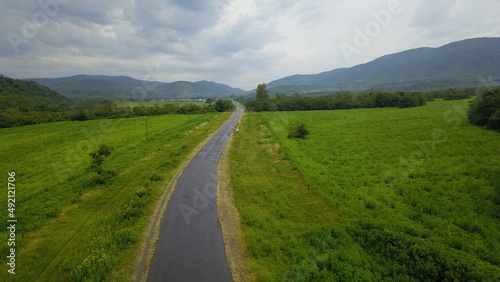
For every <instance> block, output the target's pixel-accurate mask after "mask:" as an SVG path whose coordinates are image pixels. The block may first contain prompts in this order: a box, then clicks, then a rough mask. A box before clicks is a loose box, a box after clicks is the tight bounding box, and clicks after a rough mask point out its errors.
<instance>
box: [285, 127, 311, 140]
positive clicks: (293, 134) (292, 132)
mask: <svg viewBox="0 0 500 282" xmlns="http://www.w3.org/2000/svg"><path fill="white" fill-rule="evenodd" d="M307 135H309V130H307V128H306V125H305V124H304V123H296V124H294V125H292V126H291V127H290V129H289V133H288V138H302V139H305V138H306V137H307Z"/></svg>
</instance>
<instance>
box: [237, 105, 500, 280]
mask: <svg viewBox="0 0 500 282" xmlns="http://www.w3.org/2000/svg"><path fill="white" fill-rule="evenodd" d="M467 110H468V101H467V100H457V101H443V100H439V101H434V102H428V103H427V105H426V106H422V107H416V108H408V109H398V108H383V109H381V108H373V109H352V110H342V111H340V110H339V111H306V112H265V113H251V112H250V113H247V114H246V115H245V116H244V118H243V120H242V125H241V130H240V132H239V133H238V134H236V136H235V139H234V143H233V146H232V149H231V151H230V155H229V156H230V160H231V161H230V175H231V185H232V187H233V190H234V197H235V204H236V207H237V208H238V210H239V213H240V216H241V224H242V230H243V233H244V238H245V241H246V245H247V249H246V255H247V256H248V258H249V261H250V268H251V271H252V272H253V273H254V274H255V277H256V279H257V280H258V281H281V280H292V281H383V280H403V281H425V280H426V281H450V280H458V281H498V280H500V255H499V254H500V244H499V242H498V238H500V231H499V230H500V158H499V156H500V147H499V146H498V144H500V135H499V133H498V132H495V131H488V130H484V129H483V128H480V127H476V126H473V125H471V124H470V123H469V121H468V120H467ZM298 122H300V123H303V124H304V125H305V128H306V129H307V130H308V132H309V134H308V135H307V137H306V138H289V136H290V128H291V127H290V126H291V125H294V124H296V123H298Z"/></svg>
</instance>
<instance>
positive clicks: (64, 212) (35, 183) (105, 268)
mask: <svg viewBox="0 0 500 282" xmlns="http://www.w3.org/2000/svg"><path fill="white" fill-rule="evenodd" d="M229 115H230V113H220V114H219V113H207V114H203V115H201V114H200V115H174V114H172V115H164V116H155V117H147V118H146V117H140V118H129V119H108V120H93V121H83V122H77V121H74V122H55V123H47V124H40V125H34V126H24V127H15V128H6V129H1V130H0V137H1V138H0V156H1V160H2V161H1V164H0V171H1V173H2V174H3V183H4V186H6V185H7V181H8V175H7V173H8V172H15V173H16V181H15V185H16V198H15V200H16V202H15V205H16V206H15V218H16V219H17V223H16V231H15V233H16V241H15V256H16V274H15V275H12V274H10V273H8V272H7V270H8V266H7V265H6V263H7V261H8V259H7V256H8V255H9V254H10V247H9V246H7V244H4V243H5V242H6V240H7V239H8V238H9V236H10V235H9V233H8V231H7V229H6V228H2V229H1V230H0V238H1V242H4V243H2V245H1V247H0V255H1V258H0V262H1V266H0V281H34V280H40V281H102V280H111V281H124V280H128V279H129V278H130V277H131V275H132V272H133V271H134V259H135V258H136V256H137V255H138V253H139V252H140V250H139V246H140V242H141V240H142V239H143V234H144V230H145V228H146V225H147V224H148V220H149V217H150V215H151V214H152V212H153V209H154V207H155V204H156V203H157V201H158V199H159V198H160V196H161V195H162V193H163V192H164V189H165V183H167V182H168V181H169V179H171V178H172V176H173V173H174V171H175V170H176V168H177V167H178V166H179V165H180V164H181V163H182V162H183V161H184V160H185V159H186V158H187V156H188V155H189V154H190V153H191V152H192V151H193V149H194V148H195V147H196V146H197V145H198V144H199V143H200V142H202V141H203V140H204V139H205V138H206V137H207V136H208V135H209V134H210V133H212V132H213V131H214V130H215V129H217V128H219V127H220V126H221V125H222V124H223V123H224V122H225V120H227V118H228V117H229ZM102 145H104V146H107V147H102ZM100 148H101V152H99V149H100ZM102 148H105V149H102ZM106 148H107V149H106ZM91 154H92V155H93V157H91ZM2 202H3V203H4V204H2V206H3V207H4V211H3V212H1V213H0V222H3V224H2V226H3V225H4V224H5V222H6V220H7V219H8V218H7V216H8V213H7V193H5V194H4V197H3V200H2Z"/></svg>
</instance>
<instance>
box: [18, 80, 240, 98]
mask: <svg viewBox="0 0 500 282" xmlns="http://www.w3.org/2000/svg"><path fill="white" fill-rule="evenodd" d="M27 80H32V81H35V82H38V83H40V84H42V85H45V86H48V87H50V88H51V89H53V90H55V91H57V92H58V93H61V94H62V95H64V96H66V97H68V98H71V99H98V98H106V99H112V100H151V99H156V100H158V99H165V100H168V99H188V98H189V99H193V98H222V97H229V96H233V95H234V96H237V95H243V94H245V91H243V90H241V89H238V88H232V87H230V86H228V85H225V84H220V83H216V82H211V81H198V82H188V81H177V82H172V83H165V82H151V81H144V80H138V79H134V78H131V77H127V76H105V75H76V76H70V77H62V78H31V79H27Z"/></svg>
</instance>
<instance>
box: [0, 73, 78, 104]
mask: <svg viewBox="0 0 500 282" xmlns="http://www.w3.org/2000/svg"><path fill="white" fill-rule="evenodd" d="M69 105H72V102H70V101H69V100H68V99H67V98H66V97H64V96H62V95H60V94H58V93H57V92H55V91H53V90H51V89H49V88H48V87H46V86H42V85H40V84H38V83H36V82H32V81H24V80H18V79H12V78H9V77H4V76H2V77H0V111H3V110H6V109H8V108H15V109H17V110H19V111H22V112H28V111H47V110H53V109H56V108H59V107H64V106H69Z"/></svg>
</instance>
